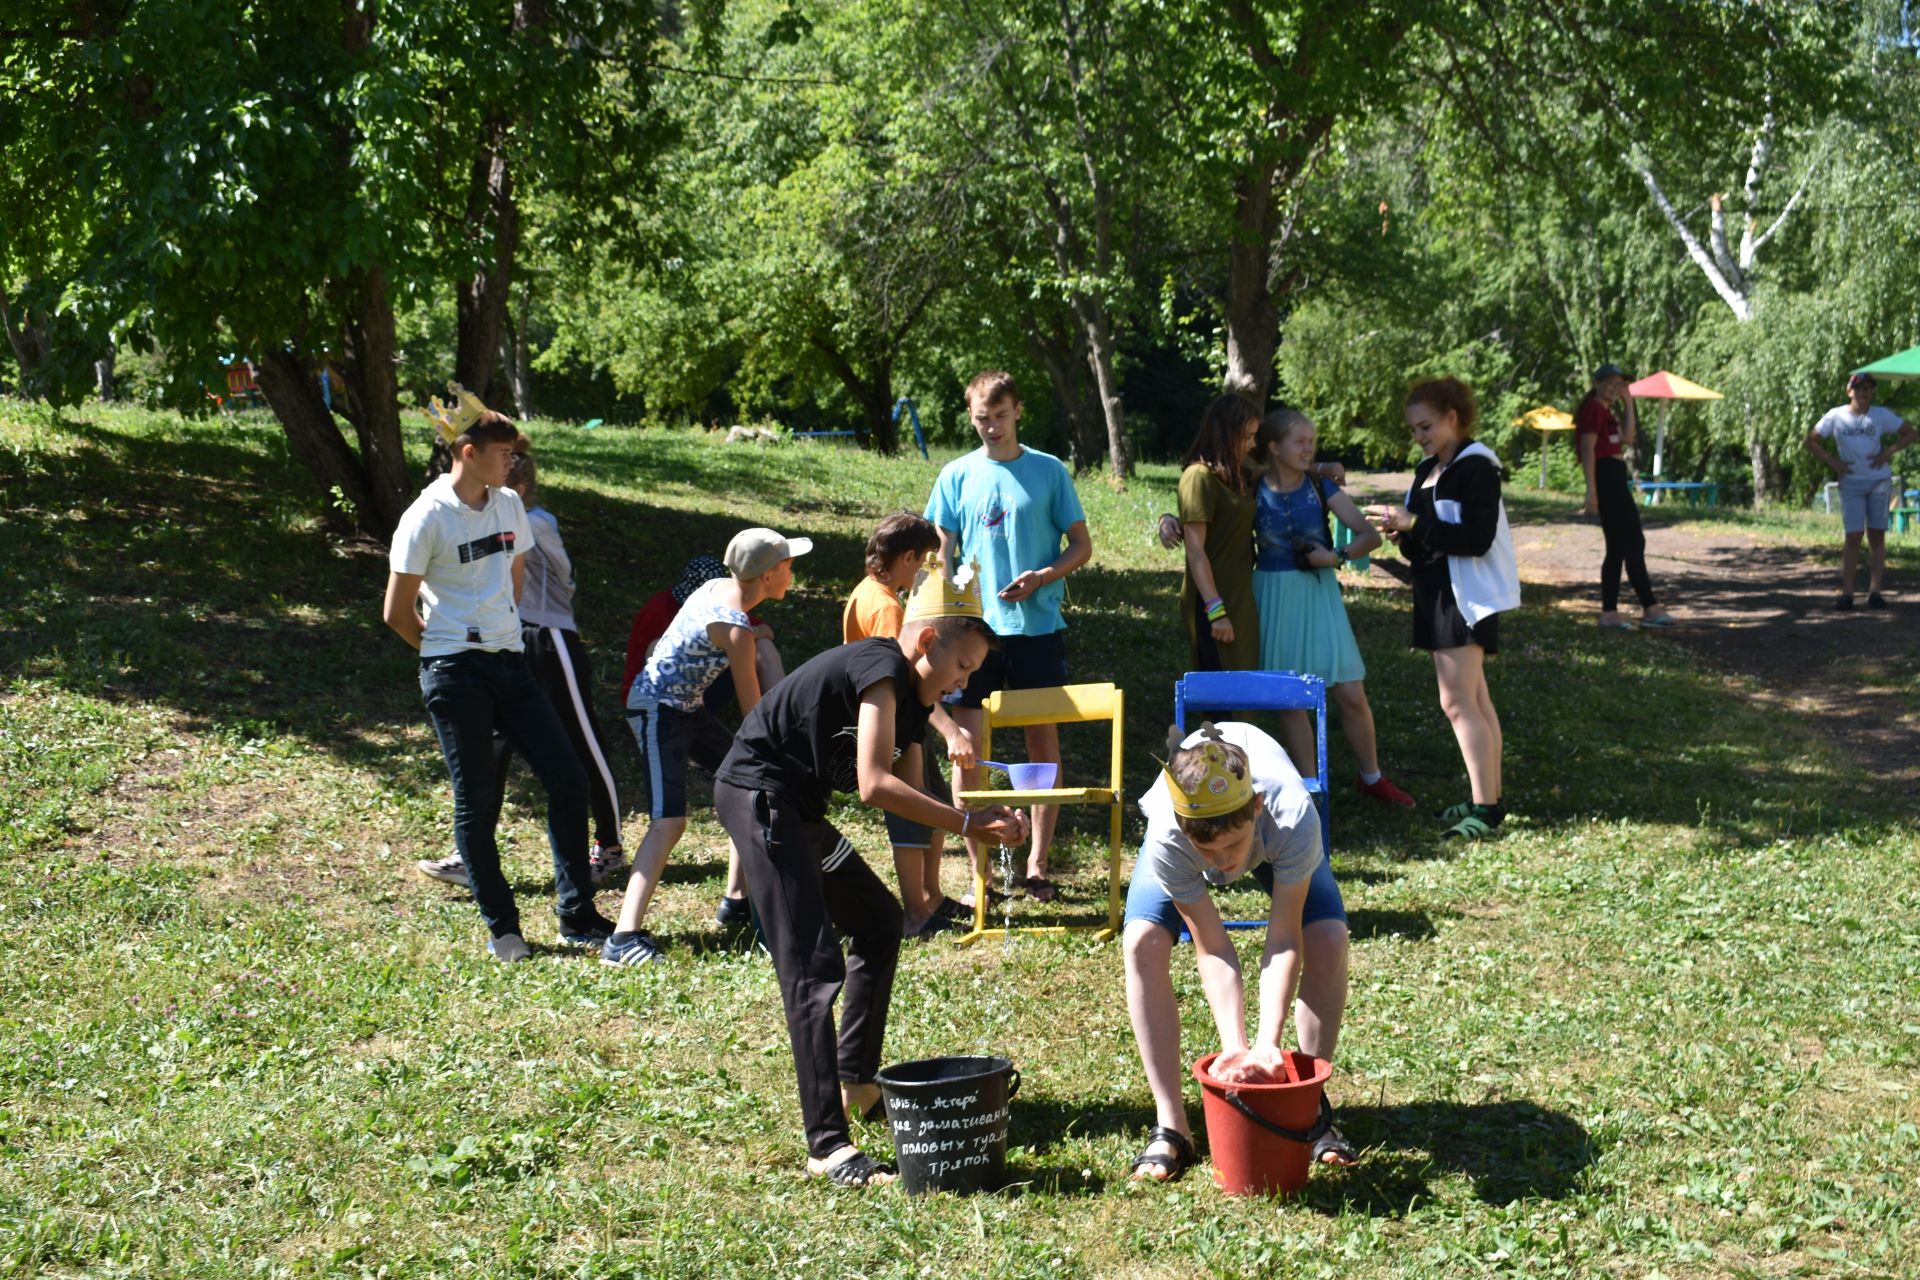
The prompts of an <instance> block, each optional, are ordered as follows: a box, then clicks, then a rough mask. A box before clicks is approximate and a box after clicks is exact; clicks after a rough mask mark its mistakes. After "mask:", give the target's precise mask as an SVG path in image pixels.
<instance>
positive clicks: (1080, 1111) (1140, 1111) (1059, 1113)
mask: <svg viewBox="0 0 1920 1280" xmlns="http://www.w3.org/2000/svg"><path fill="white" fill-rule="evenodd" d="M1012 1112H1013V1114H1012V1117H1011V1119H1010V1120H1009V1121H1008V1123H1007V1141H1008V1142H1009V1143H1011V1144H1013V1145H1014V1146H1019V1147H1025V1148H1027V1149H1028V1150H1030V1151H1032V1152H1034V1153H1035V1154H1044V1153H1046V1152H1048V1151H1051V1150H1053V1148H1055V1147H1057V1146H1059V1145H1060V1144H1061V1143H1063V1142H1066V1141H1068V1140H1069V1139H1074V1138H1106V1137H1111V1136H1112V1135H1114V1134H1134V1133H1141V1134H1143V1133H1145V1132H1146V1129H1147V1126H1149V1125H1151V1124H1152V1123H1153V1108H1152V1107H1151V1106H1141V1105H1139V1103H1137V1102H1134V1103H1129V1101H1128V1100H1127V1099H1126V1098H1125V1097H1121V1096H1119V1095H1114V1094H1109V1095H1107V1096H1106V1097H1104V1098H1101V1097H1096V1098H1088V1097H1084V1096H1076V1097H1072V1098H1058V1099H1055V1098H1026V1097H1020V1098H1015V1099H1014V1100H1013V1104H1012Z"/></svg>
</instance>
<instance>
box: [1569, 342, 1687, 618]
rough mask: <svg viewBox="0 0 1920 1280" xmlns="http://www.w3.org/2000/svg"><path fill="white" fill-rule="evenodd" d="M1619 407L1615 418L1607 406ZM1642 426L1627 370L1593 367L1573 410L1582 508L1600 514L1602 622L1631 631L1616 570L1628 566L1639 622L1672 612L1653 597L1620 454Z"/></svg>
mask: <svg viewBox="0 0 1920 1280" xmlns="http://www.w3.org/2000/svg"><path fill="white" fill-rule="evenodd" d="M1613 405H1619V406H1620V416H1619V417H1615V416H1614V413H1613V409H1612V408H1611V407H1610V406H1613ZM1639 429H1640V422H1639V415H1637V414H1636V413H1635V412H1634V410H1633V397H1632V396H1630V395H1628V394H1627V373H1626V370H1624V369H1622V368H1621V367H1620V366H1619V365H1617V364H1603V365H1601V366H1600V367H1599V368H1598V369H1595V370H1594V371H1593V386H1592V388H1591V389H1589V390H1588V392H1587V397H1586V399H1584V400H1582V401H1581V402H1580V404H1579V407H1578V408H1576V409H1575V410H1574V411H1573V438H1574V442H1575V444H1576V445H1578V447H1579V449H1580V466H1581V468H1582V469H1583V470H1585V471H1586V473H1587V502H1586V506H1585V507H1584V508H1583V510H1585V512H1586V513H1587V514H1588V515H1590V516H1599V517H1600V529H1601V532H1603V533H1604V534H1605V535H1606V539H1607V554H1606V558H1605V559H1603V560H1602V561H1601V562H1600V625H1601V626H1602V627H1604V628H1606V629H1607V630H1609V631H1631V630H1633V624H1632V623H1631V622H1628V621H1627V620H1626V619H1625V618H1623V617H1621V616H1620V570H1621V569H1623V568H1624V569H1625V570H1626V571H1627V579H1628V580H1629V581H1630V582H1632V583H1633V593H1634V594H1635V595H1636V596H1638V597H1640V623H1641V625H1642V626H1647V627H1670V626H1672V625H1673V615H1672V614H1670V613H1668V612H1667V611H1666V610H1665V609H1662V608H1661V607H1660V606H1659V605H1658V604H1657V603H1655V602H1654V598H1653V580H1652V579H1651V578H1649V577H1648V576H1647V535H1646V534H1645V533H1643V532H1641V529H1640V508H1639V507H1637V506H1635V505H1634V501H1633V477H1632V475H1631V474H1630V473H1629V472H1628V471H1627V460H1626V458H1625V457H1624V456H1623V455H1624V454H1625V453H1626V451H1627V450H1628V449H1630V448H1632V447H1633V437H1634V435H1635V433H1636V432H1638V431H1639Z"/></svg>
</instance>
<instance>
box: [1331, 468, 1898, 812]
mask: <svg viewBox="0 0 1920 1280" xmlns="http://www.w3.org/2000/svg"><path fill="white" fill-rule="evenodd" d="M1410 478H1411V477H1410V476H1409V475H1405V474H1400V475H1394V474H1370V475H1366V476H1355V477H1353V479H1352V488H1353V490H1354V496H1355V500H1356V501H1362V500H1393V499H1397V498H1398V497H1399V496H1400V495H1402V494H1404V493H1405V492H1406V484H1407V482H1408V480H1409V479H1410ZM1370 494H1379V495H1381V499H1371V498H1367V496H1366V495H1370ZM1642 516H1643V520H1644V523H1645V526H1646V531H1647V572H1648V574H1649V575H1650V576H1651V577H1652V579H1653V589H1654V591H1655V593H1656V594H1657V595H1658V596H1659V597H1660V599H1661V601H1662V602H1663V603H1664V604H1666V605H1668V606H1669V607H1670V608H1671V609H1672V610H1673V612H1674V614H1675V616H1676V617H1678V618H1680V619H1681V620H1682V623H1683V625H1681V626H1677V627H1674V628H1672V629H1671V630H1666V631H1641V632H1636V633H1634V634H1632V635H1621V636H1620V637H1619V640H1620V642H1621V643H1623V644H1633V643H1652V644H1677V645H1682V646H1684V647H1686V648H1688V649H1690V650H1692V651H1694V652H1696V653H1698V654H1700V655H1702V656H1703V657H1705V658H1707V659H1708V660H1709V661H1710V662H1712V663H1713V664H1714V665H1715V666H1717V667H1719V668H1720V669H1722V670H1724V671H1726V672H1728V673H1729V674H1732V675H1735V676H1739V677H1742V679H1741V680H1740V685H1741V687H1742V689H1743V690H1744V691H1745V692H1746V694H1747V696H1749V697H1751V698H1753V699H1755V700H1756V701H1759V702H1763V703H1766V704H1768V705H1770V706H1774V707H1783V708H1788V709H1791V710H1793V711H1796V712H1800V713H1803V714H1810V715H1815V716H1820V717H1822V718H1824V719H1825V720H1826V721H1827V723H1828V724H1829V725H1831V726H1832V731H1833V735H1834V737H1835V738H1836V739H1837V740H1838V741H1840V742H1841V743H1842V744H1844V745H1845V746H1846V747H1847V748H1848V749H1849V750H1851V751H1852V752H1853V753H1854V755H1855V756H1856V757H1857V758H1858V759H1859V760H1860V762H1861V765H1862V767H1863V768H1866V769H1870V770H1871V771H1872V772H1873V773H1874V774H1875V775H1876V776H1894V777H1898V778H1902V779H1905V780H1909V781H1920V713H1916V712H1915V711H1913V710H1911V709H1907V708H1906V707H1905V705H1904V704H1905V702H1906V700H1905V699H1903V698H1902V697H1901V695H1900V693H1899V686H1900V684H1901V683H1902V682H1904V681H1908V680H1911V679H1912V673H1913V672H1914V670H1915V668H1916V665H1917V664H1920V592H1916V589H1915V584H1911V583H1904V582H1902V581H1900V575H1899V574H1897V573H1896V572H1894V571H1891V570H1890V571H1889V572H1888V582H1887V585H1888V591H1887V601H1888V605H1889V606H1890V607H1888V608H1886V609H1875V610H1868V609H1865V608H1864V607H1862V608H1856V609H1854V610H1853V611H1852V612H1850V613H1839V612H1836V611H1835V610H1833V609H1832V608H1831V607H1830V606H1831V605H1832V603H1833V600H1834V597H1835V596H1836V595H1837V594H1838V593H1839V560H1840V546H1839V538H1838V535H1837V533H1836V536H1835V539H1834V544H1833V546H1832V547H1831V548H1818V549H1813V550H1809V549H1808V548H1804V547H1797V546H1789V545H1785V544H1782V543H1778V542H1770V541H1767V540H1764V539H1761V538H1756V537H1752V536H1750V535H1747V534H1744V533H1741V532H1739V531H1737V530H1732V529H1727V528H1725V527H1712V528H1703V527H1702V526H1700V525H1696V524H1692V523H1690V522H1687V521H1685V520H1679V521H1673V522H1670V521H1669V517H1668V516H1667V515H1666V514H1665V513H1663V512H1662V511H1661V510H1660V509H1659V508H1654V509H1652V510H1643V512H1642ZM1513 542H1514V550H1515V551H1516V553H1517V554H1518V555H1519V558H1520V576H1521V578H1522V579H1523V580H1524V581H1526V582H1528V583H1530V584H1534V585H1538V586H1542V587H1546V588H1548V589H1549V590H1550V591H1551V592H1552V593H1553V599H1554V606H1555V607H1556V608H1562V609H1569V610H1573V611H1575V612H1577V613H1584V614H1588V615H1594V614H1597V612H1598V610H1599V607H1600V603H1599V595H1600V586H1599V579H1600V560H1601V555H1602V552H1603V549H1604V539H1603V538H1602V535H1601V532H1600V525H1599V522H1598V521H1597V520H1590V519H1588V518H1586V517H1584V516H1580V515H1578V514H1576V513H1575V512H1573V511H1572V510H1571V509H1570V510H1569V511H1568V512H1567V514H1566V515H1565V516H1564V517H1555V518H1549V519H1547V520H1544V521H1542V520H1537V519H1536V520H1531V521H1515V522H1514V524H1513ZM1859 588H1860V591H1859V597H1858V601H1859V603H1860V604H1861V605H1864V604H1865V599H1866V567H1865V566H1864V565H1862V566H1861V577H1860V582H1859ZM1621 591H1622V599H1623V601H1631V600H1632V599H1633V591H1632V588H1631V587H1630V586H1628V585H1627V584H1626V583H1624V582H1623V583H1622V584H1621ZM1623 612H1625V613H1627V614H1628V615H1629V616H1638V609H1637V607H1634V606H1632V605H1630V604H1629V605H1625V606H1623Z"/></svg>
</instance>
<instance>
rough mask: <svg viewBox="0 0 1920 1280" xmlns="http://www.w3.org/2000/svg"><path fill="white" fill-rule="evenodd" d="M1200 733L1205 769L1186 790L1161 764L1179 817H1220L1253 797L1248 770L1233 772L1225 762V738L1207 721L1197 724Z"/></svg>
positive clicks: (1250, 776)
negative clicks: (1189, 788) (1243, 773)
mask: <svg viewBox="0 0 1920 1280" xmlns="http://www.w3.org/2000/svg"><path fill="white" fill-rule="evenodd" d="M1200 735H1201V737H1202V738H1203V739H1205V741H1204V742H1202V743H1201V745H1200V747H1199V751H1200V758H1201V759H1202V760H1203V761H1205V762H1206V766H1207V771H1206V772H1205V773H1203V774H1202V775H1200V782H1199V785H1197V786H1195V787H1194V789H1193V790H1192V791H1188V790H1187V789H1186V788H1185V787H1182V786H1181V785H1180V782H1179V780H1178V779H1177V778H1175V777H1174V776H1173V770H1172V769H1171V768H1162V769H1161V770H1160V774H1161V776H1162V777H1164V778H1165V779H1166V780H1167V793H1168V794H1169V795H1171V796H1172V797H1173V811H1174V812H1175V813H1177V814H1179V815H1180V816H1181V817H1183V818H1223V817H1225V816H1226V815H1227V814H1229V813H1233V812H1235V811H1236V810H1238V809H1240V808H1241V807H1242V806H1244V805H1245V804H1246V803H1247V801H1249V800H1251V799H1253V778H1252V770H1251V769H1250V768H1249V769H1248V771H1247V773H1246V774H1245V775H1242V776H1239V777H1235V776H1234V772H1233V770H1232V768H1230V767H1229V765H1228V759H1227V746H1226V739H1225V738H1223V737H1222V736H1221V734H1220V731H1219V730H1218V729H1216V728H1214V727H1213V724H1212V722H1211V721H1209V722H1207V723H1205V724H1203V725H1201V726H1200ZM1175 745H1176V746H1177V745H1178V744H1175Z"/></svg>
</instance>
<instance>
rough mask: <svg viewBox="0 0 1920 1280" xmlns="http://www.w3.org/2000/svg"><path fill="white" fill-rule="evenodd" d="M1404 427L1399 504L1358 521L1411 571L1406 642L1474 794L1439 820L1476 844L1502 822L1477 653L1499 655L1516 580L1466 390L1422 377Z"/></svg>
mask: <svg viewBox="0 0 1920 1280" xmlns="http://www.w3.org/2000/svg"><path fill="white" fill-rule="evenodd" d="M1406 413H1407V427H1408V429H1409V430H1410V431H1411V432H1412V433H1413V439H1414V443H1415V444H1418V445H1419V446H1420V449H1421V451H1422V452H1423V453H1425V454H1426V455H1427V456H1426V457H1425V458H1424V459H1422V460H1421V463H1420V465H1419V466H1418V467H1416V468H1415V469H1414V473H1413V484H1412V486H1411V487H1409V488H1408V490H1407V505H1406V506H1404V507H1396V506H1392V505H1384V506H1372V507H1368V508H1367V515H1368V517H1369V518H1370V519H1372V521H1373V522H1374V524H1375V525H1376V526H1378V527H1379V529H1380V531H1381V532H1382V533H1384V534H1385V535H1386V536H1387V537H1388V538H1390V539H1392V540H1393V541H1394V542H1395V543H1397V544H1399V547H1400V551H1401V553H1402V554H1403V555H1405V556H1406V558H1407V560H1408V562H1409V563H1410V564H1411V565H1412V566H1413V644H1414V647H1415V648H1416V649H1426V650H1429V651H1430V652H1432V654H1433V670H1434V675H1435V676H1436V678H1437V679H1438V680H1439V684H1440V707H1441V709H1442V710H1444V711H1445V712H1446V713H1447V719H1448V720H1449V721H1450V722H1451V723H1452V725H1453V736H1454V739H1455V741H1457V742H1458V743H1459V744H1460V755H1461V757H1462V758H1463V759H1464V760H1465V761H1466V766H1467V779H1468V782H1469V784H1470V785H1471V787H1472V798H1471V799H1470V800H1468V801H1466V802H1465V803H1463V804H1457V805H1454V806H1452V807H1451V808H1449V809H1447V810H1446V811H1445V812H1444V813H1442V814H1441V821H1442V822H1445V823H1448V824H1449V825H1448V826H1447V828H1446V835H1448V836H1450V837H1454V838H1457V839H1467V840H1478V839H1482V838H1484V837H1487V836H1490V835H1492V834H1493V833H1494V831H1496V830H1497V829H1498V828H1499V826H1500V823H1501V822H1502V821H1503V820H1504V819H1505V817H1506V805H1505V803H1504V801H1503V799H1502V795H1501V777H1500V766H1501V758H1502V748H1503V741H1502V738H1501V735H1500V716H1499V713H1498V712H1496V711H1495V710H1494V708H1493V695H1492V694H1491V693H1489V692H1488V690H1487V669H1486V656H1487V655H1488V654H1491V653H1498V652H1499V651H1500V614H1501V613H1502V612H1504V611H1506V610H1508V609H1517V608H1519V607H1520V573H1519V567H1518V561H1517V560H1516V559H1515V557H1514V552H1513V536H1512V534H1511V532H1510V531H1509V530H1508V528H1507V511H1506V507H1505V505H1504V504H1503V503H1502V502H1501V500H1500V481H1501V479H1502V474H1501V470H1500V460H1499V458H1498V457H1496V456H1495V455H1494V452H1493V450H1491V449H1489V448H1487V446H1485V445H1483V444H1478V443H1476V442H1475V441H1474V439H1473V423H1474V418H1475V416H1476V414H1477V410H1476V407H1475V405H1474V401H1473V391H1472V389H1471V388H1469V387H1468V386H1467V384H1466V383H1464V382H1462V381H1460V379H1458V378H1429V379H1427V380H1425V381H1423V382H1416V383H1415V384H1414V385H1413V389H1412V390H1410V391H1409V392H1408V393H1407V410H1406Z"/></svg>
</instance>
